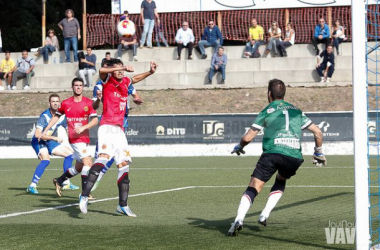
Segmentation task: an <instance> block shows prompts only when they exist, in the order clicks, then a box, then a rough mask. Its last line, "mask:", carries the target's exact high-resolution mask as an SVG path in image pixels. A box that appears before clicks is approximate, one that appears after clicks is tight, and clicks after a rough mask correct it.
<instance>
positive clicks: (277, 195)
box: [261, 177, 286, 219]
mask: <svg viewBox="0 0 380 250" xmlns="http://www.w3.org/2000/svg"><path fill="white" fill-rule="evenodd" d="M285 185H286V181H284V180H280V179H278V178H277V177H276V181H275V182H274V184H273V187H272V189H271V190H270V194H269V197H268V201H267V204H266V205H265V208H264V209H263V211H262V212H261V216H264V217H265V218H266V219H267V218H268V217H269V215H270V213H271V212H272V210H273V209H274V207H275V206H276V205H277V203H278V201H279V200H280V199H281V197H282V194H283V193H284V191H285Z"/></svg>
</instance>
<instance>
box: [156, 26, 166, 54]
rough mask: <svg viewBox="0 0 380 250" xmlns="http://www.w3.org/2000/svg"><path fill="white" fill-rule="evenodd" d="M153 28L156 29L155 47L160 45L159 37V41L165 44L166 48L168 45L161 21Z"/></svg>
mask: <svg viewBox="0 0 380 250" xmlns="http://www.w3.org/2000/svg"><path fill="white" fill-rule="evenodd" d="M155 29H156V41H157V47H161V44H160V39H161V42H162V43H163V44H164V45H165V47H166V48H167V47H169V44H168V42H167V41H166V39H165V36H164V28H163V26H162V22H160V24H159V25H156V27H155Z"/></svg>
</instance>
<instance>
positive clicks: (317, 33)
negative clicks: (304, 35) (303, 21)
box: [312, 18, 330, 56]
mask: <svg viewBox="0 0 380 250" xmlns="http://www.w3.org/2000/svg"><path fill="white" fill-rule="evenodd" d="M312 43H313V46H314V49H315V55H316V56H317V55H319V49H318V43H324V44H325V45H326V49H327V46H329V45H330V28H329V26H328V25H327V24H326V23H325V19H323V18H321V19H319V24H318V25H317V26H315V30H314V36H313V39H312Z"/></svg>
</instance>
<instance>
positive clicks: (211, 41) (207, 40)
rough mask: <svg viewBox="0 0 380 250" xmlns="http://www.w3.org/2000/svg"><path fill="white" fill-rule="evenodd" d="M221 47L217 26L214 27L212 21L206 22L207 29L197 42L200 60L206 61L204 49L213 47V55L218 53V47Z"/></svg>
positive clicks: (221, 39) (220, 37)
mask: <svg viewBox="0 0 380 250" xmlns="http://www.w3.org/2000/svg"><path fill="white" fill-rule="evenodd" d="M222 45H223V36H222V33H221V32H220V29H219V28H218V26H216V25H215V23H214V21H213V20H210V21H209V22H208V27H206V28H205V29H204V31H203V34H202V39H201V40H200V41H199V42H198V46H199V50H200V53H201V54H202V59H206V58H207V55H206V51H205V47H211V46H212V47H214V53H217V52H218V48H219V46H222Z"/></svg>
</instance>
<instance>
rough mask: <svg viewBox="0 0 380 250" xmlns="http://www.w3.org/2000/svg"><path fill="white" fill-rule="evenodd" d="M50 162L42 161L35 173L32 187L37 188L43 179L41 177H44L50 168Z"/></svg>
mask: <svg viewBox="0 0 380 250" xmlns="http://www.w3.org/2000/svg"><path fill="white" fill-rule="evenodd" d="M49 164H50V161H48V160H42V161H41V162H40V164H38V166H37V167H36V171H34V174H33V178H32V184H31V186H32V187H33V186H34V187H36V186H37V183H38V181H39V180H40V179H41V176H42V175H43V173H44V171H45V169H46V167H47V166H49Z"/></svg>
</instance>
